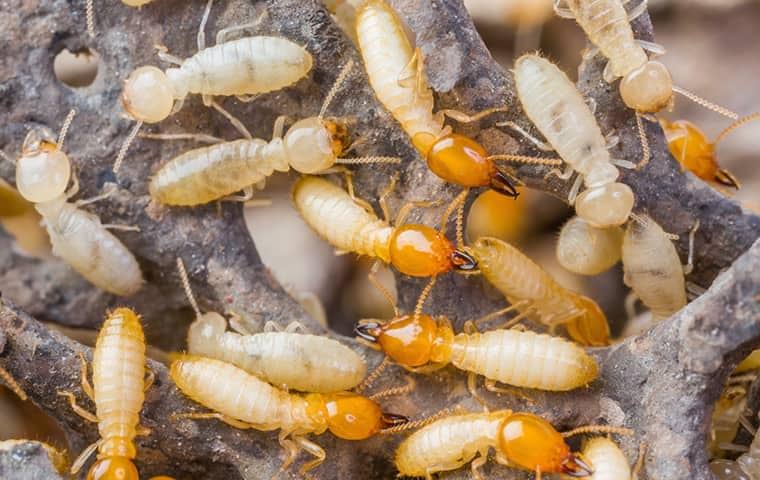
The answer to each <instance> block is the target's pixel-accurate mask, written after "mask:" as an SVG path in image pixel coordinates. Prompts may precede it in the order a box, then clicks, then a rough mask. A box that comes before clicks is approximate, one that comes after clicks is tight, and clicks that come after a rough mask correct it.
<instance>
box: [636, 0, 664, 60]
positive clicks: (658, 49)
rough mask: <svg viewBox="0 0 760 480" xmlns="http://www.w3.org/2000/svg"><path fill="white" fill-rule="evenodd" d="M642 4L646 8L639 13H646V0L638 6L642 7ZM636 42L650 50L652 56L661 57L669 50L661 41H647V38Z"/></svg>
mask: <svg viewBox="0 0 760 480" xmlns="http://www.w3.org/2000/svg"><path fill="white" fill-rule="evenodd" d="M641 5H644V9H643V10H642V11H641V12H640V13H639V15H641V14H642V13H644V12H645V11H646V9H647V7H646V2H642V3H641V4H639V7H636V8H640V7H641ZM636 43H638V44H639V46H640V47H641V48H643V49H644V50H646V51H648V52H649V53H651V54H652V56H655V57H659V56H661V55H665V54H666V53H667V50H665V47H663V46H662V45H660V44H659V43H654V42H647V41H646V40H636Z"/></svg>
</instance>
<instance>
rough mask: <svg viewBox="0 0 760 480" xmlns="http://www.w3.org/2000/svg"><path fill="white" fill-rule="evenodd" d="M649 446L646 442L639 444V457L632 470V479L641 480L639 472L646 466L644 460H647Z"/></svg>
mask: <svg viewBox="0 0 760 480" xmlns="http://www.w3.org/2000/svg"><path fill="white" fill-rule="evenodd" d="M646 453H647V444H646V443H644V442H641V443H639V456H638V457H637V458H636V463H635V464H634V465H633V469H632V470H631V478H639V472H640V471H641V468H642V467H643V466H644V460H645V459H646Z"/></svg>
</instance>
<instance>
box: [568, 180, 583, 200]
mask: <svg viewBox="0 0 760 480" xmlns="http://www.w3.org/2000/svg"><path fill="white" fill-rule="evenodd" d="M582 184H583V176H581V175H578V176H577V177H576V178H575V181H574V182H573V186H572V187H570V193H568V194H567V202H568V203H569V204H570V205H575V199H576V198H577V197H578V191H579V190H580V189H581V185H582Z"/></svg>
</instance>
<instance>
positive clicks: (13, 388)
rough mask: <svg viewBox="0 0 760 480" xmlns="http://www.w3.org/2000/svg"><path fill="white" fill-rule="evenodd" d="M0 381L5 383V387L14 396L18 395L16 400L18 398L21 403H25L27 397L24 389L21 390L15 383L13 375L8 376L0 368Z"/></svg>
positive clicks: (5, 371)
mask: <svg viewBox="0 0 760 480" xmlns="http://www.w3.org/2000/svg"><path fill="white" fill-rule="evenodd" d="M0 380H2V381H3V382H5V385H6V386H7V387H8V388H9V389H10V390H11V391H12V392H13V393H15V394H16V395H18V398H20V399H21V400H23V401H26V399H27V398H29V397H27V395H26V392H25V391H24V389H22V388H21V386H20V385H19V384H18V382H16V379H15V378H13V375H11V374H10V372H9V371H8V370H6V369H4V368H3V367H0Z"/></svg>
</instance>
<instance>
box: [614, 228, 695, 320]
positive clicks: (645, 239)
mask: <svg viewBox="0 0 760 480" xmlns="http://www.w3.org/2000/svg"><path fill="white" fill-rule="evenodd" d="M632 219H633V220H632V221H631V222H628V227H627V228H626V230H625V235H624V236H623V250H622V259H623V272H624V276H623V281H624V282H625V284H626V285H628V286H629V287H630V288H631V289H632V290H633V293H634V294H635V295H636V296H637V297H638V298H639V299H640V300H641V302H642V303H643V304H644V305H646V306H647V308H649V310H650V311H651V312H652V317H653V319H654V320H655V321H657V320H662V319H665V318H668V317H670V316H671V315H673V314H674V313H676V312H677V311H678V310H680V309H681V308H683V307H684V306H685V305H686V303H687V297H686V280H685V278H684V275H685V274H688V273H689V272H691V268H692V260H693V250H694V234H695V233H696V229H697V227H698V225H699V223H697V224H695V226H694V228H693V229H692V231H691V232H690V235H689V259H688V263H687V265H686V266H685V267H684V266H683V265H682V264H681V259H680V258H679V256H678V252H677V251H676V247H675V246H674V245H673V242H672V241H671V240H672V238H671V237H672V235H669V234H667V233H665V231H664V230H663V229H662V227H660V226H659V225H658V224H657V222H655V221H654V220H652V219H651V218H650V217H648V216H646V215H635V216H633V217H632ZM676 238H677V236H676Z"/></svg>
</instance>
